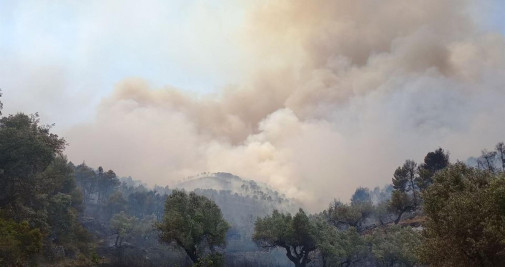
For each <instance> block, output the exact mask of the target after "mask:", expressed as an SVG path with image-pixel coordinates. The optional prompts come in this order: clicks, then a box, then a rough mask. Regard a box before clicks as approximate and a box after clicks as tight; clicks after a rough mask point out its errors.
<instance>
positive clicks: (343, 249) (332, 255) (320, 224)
mask: <svg viewBox="0 0 505 267" xmlns="http://www.w3.org/2000/svg"><path fill="white" fill-rule="evenodd" d="M315 226H316V229H317V232H316V233H317V247H318V250H319V252H320V253H321V256H322V261H323V266H324V267H325V266H350V265H351V264H355V263H356V262H359V261H360V260H362V259H363V258H364V257H365V256H366V254H367V250H368V248H367V245H366V243H365V240H364V239H363V238H362V236H361V235H360V234H359V233H358V232H357V231H356V228H354V227H351V228H348V229H347V230H344V231H340V230H338V229H337V228H336V227H334V226H332V225H330V224H328V223H327V222H326V221H325V220H323V219H321V218H316V219H315Z"/></svg>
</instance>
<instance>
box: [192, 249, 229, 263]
mask: <svg viewBox="0 0 505 267" xmlns="http://www.w3.org/2000/svg"><path fill="white" fill-rule="evenodd" d="M221 266H224V256H223V254H221V253H217V252H214V253H211V254H208V255H206V256H204V257H201V258H200V259H198V262H197V263H195V264H194V265H193V267H221Z"/></svg>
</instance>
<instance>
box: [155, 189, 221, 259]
mask: <svg viewBox="0 0 505 267" xmlns="http://www.w3.org/2000/svg"><path fill="white" fill-rule="evenodd" d="M156 228H157V229H158V230H159V231H160V240H161V241H162V242H165V243H169V244H170V243H175V244H177V245H178V246H179V247H181V248H182V249H184V251H185V252H186V254H187V255H188V256H189V257H190V258H191V260H192V261H193V263H197V262H199V260H200V258H201V257H203V256H204V253H205V251H206V250H207V249H209V250H210V251H211V253H214V252H215V247H217V246H223V245H225V235H226V231H227V230H228V229H229V228H230V226H229V225H228V223H227V222H226V221H225V220H224V219H223V215H222V213H221V210H220V209H219V207H218V206H217V205H216V204H215V203H214V202H212V201H211V200H209V199H208V198H206V197H203V196H199V195H196V194H195V193H193V192H191V193H189V194H186V193H185V192H184V191H177V190H175V191H173V192H172V194H171V195H170V196H168V198H167V200H166V202H165V213H164V215H163V220H162V221H161V222H160V223H158V224H156Z"/></svg>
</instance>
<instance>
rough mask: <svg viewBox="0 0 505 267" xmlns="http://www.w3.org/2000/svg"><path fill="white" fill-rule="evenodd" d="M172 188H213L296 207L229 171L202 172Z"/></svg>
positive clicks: (276, 205) (278, 206)
mask: <svg viewBox="0 0 505 267" xmlns="http://www.w3.org/2000/svg"><path fill="white" fill-rule="evenodd" d="M174 188H179V189H184V190H186V191H195V190H197V189H213V190H216V191H230V193H231V194H237V195H239V196H243V197H251V198H253V199H256V200H260V201H261V202H264V204H267V203H268V204H270V205H272V208H276V209H279V210H283V211H290V212H291V211H295V210H296V209H297V208H298V205H297V203H296V201H294V200H293V199H288V198H286V196H285V195H284V194H280V193H279V192H277V191H275V190H273V189H272V188H270V187H269V186H268V185H266V184H262V183H258V182H256V181H253V180H244V179H242V178H240V177H239V176H236V175H233V174H231V173H225V172H218V173H204V174H201V175H198V176H195V177H191V178H189V179H187V180H184V181H181V182H179V183H177V184H176V185H175V186H174Z"/></svg>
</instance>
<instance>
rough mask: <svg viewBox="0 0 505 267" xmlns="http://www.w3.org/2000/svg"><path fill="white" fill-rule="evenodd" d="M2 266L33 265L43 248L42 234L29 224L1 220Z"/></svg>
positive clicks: (0, 251)
mask: <svg viewBox="0 0 505 267" xmlns="http://www.w3.org/2000/svg"><path fill="white" fill-rule="evenodd" d="M0 237H1V238H0V265H2V266H21V265H27V264H30V263H33V261H34V257H35V256H36V255H37V254H38V253H39V252H40V250H41V248H42V233H41V232H40V230H39V229H38V228H31V227H30V226H29V224H28V222H26V221H23V222H21V223H16V222H14V221H12V220H4V219H2V218H0Z"/></svg>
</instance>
